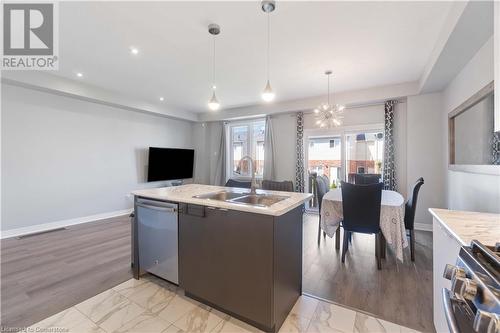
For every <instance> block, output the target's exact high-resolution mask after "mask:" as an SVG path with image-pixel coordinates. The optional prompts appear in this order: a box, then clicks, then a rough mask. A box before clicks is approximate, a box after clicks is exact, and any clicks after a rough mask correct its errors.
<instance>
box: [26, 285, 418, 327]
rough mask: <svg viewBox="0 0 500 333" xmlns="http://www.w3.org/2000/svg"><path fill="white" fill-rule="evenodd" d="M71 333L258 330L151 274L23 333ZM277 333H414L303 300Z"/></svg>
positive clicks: (309, 299) (102, 294)
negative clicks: (188, 295) (202, 302)
mask: <svg viewBox="0 0 500 333" xmlns="http://www.w3.org/2000/svg"><path fill="white" fill-rule="evenodd" d="M23 331H24V332H69V333H111V332H116V333H125V332H127V333H128V332H137V333H149V332H154V333H159V332H161V333H170V332H178V333H183V332H214V333H217V332H227V333H233V332H234V333H239V332H260V331H259V330H258V329H256V328H254V327H253V326H250V325H248V324H246V323H244V322H242V321H240V320H237V319H235V318H232V317H230V316H229V315H227V314H224V313H222V312H220V311H217V310H215V309H213V308H210V307H208V306H206V305H203V304H201V303H199V302H197V301H195V300H192V299H190V298H188V297H186V296H184V292H183V291H182V290H181V289H180V288H178V287H176V286H174V285H172V284H169V283H168V282H166V281H163V280H161V279H158V278H156V277H154V276H152V275H146V276H145V277H143V278H141V280H134V279H130V280H128V281H126V282H124V283H122V284H119V285H117V286H116V287H113V288H111V289H108V290H106V291H104V292H102V293H100V294H98V295H96V296H94V297H92V298H90V299H88V300H85V301H83V302H81V303H79V304H77V305H75V306H73V307H70V308H68V309H66V310H64V311H61V312H60V313H57V314H55V315H53V316H51V317H49V318H47V319H44V320H42V321H40V322H38V323H36V324H34V325H32V326H30V327H27V328H25V329H24V330H23ZM280 332H341V333H348V332H359V333H361V332H380V333H382V332H390V333H410V332H417V331H415V330H412V329H409V328H407V327H404V326H400V325H397V324H394V323H390V322H387V321H384V320H381V319H377V318H374V317H371V316H369V315H367V314H365V313H361V312H357V311H353V310H351V309H348V308H345V307H342V306H339V305H336V304H332V303H328V302H325V301H322V300H319V299H316V298H313V297H309V296H305V295H303V296H301V297H300V298H299V300H298V301H297V303H296V304H295V306H294V307H293V309H292V311H291V313H290V314H289V316H288V318H287V319H286V320H285V322H284V324H283V326H282V327H281V329H280Z"/></svg>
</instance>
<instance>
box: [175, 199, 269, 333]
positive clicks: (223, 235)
mask: <svg viewBox="0 0 500 333" xmlns="http://www.w3.org/2000/svg"><path fill="white" fill-rule="evenodd" d="M198 207H199V206H198ZM204 210H205V211H204V214H199V211H200V210H199V209H183V210H182V214H181V215H180V220H179V266H180V276H179V278H180V285H181V287H182V288H184V290H186V291H187V292H188V293H190V294H192V295H194V296H195V297H199V298H201V299H203V300H206V301H208V302H210V303H213V304H215V305H217V306H219V307H221V308H222V309H225V310H227V311H230V312H233V313H235V314H237V315H239V316H242V317H244V318H246V319H249V320H251V321H254V322H256V323H259V324H261V325H265V326H267V327H272V306H271V305H272V281H273V270H272V267H273V218H272V217H271V216H265V215H259V214H251V213H245V212H239V211H231V210H220V209H215V208H210V207H205V208H204ZM189 211H193V212H196V214H193V215H190V214H189V213H188V212H189ZM200 215H204V216H200Z"/></svg>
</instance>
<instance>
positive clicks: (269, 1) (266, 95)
mask: <svg viewBox="0 0 500 333" xmlns="http://www.w3.org/2000/svg"><path fill="white" fill-rule="evenodd" d="M261 6H262V11H264V13H266V14H267V82H266V87H265V88H264V91H263V92H262V99H263V100H264V101H265V102H271V101H272V100H274V97H275V94H274V91H273V89H272V88H271V83H270V82H269V72H270V71H269V67H270V61H269V58H270V57H269V54H270V49H271V12H273V11H274V9H275V8H276V3H275V2H274V1H273V0H263V1H262V2H261Z"/></svg>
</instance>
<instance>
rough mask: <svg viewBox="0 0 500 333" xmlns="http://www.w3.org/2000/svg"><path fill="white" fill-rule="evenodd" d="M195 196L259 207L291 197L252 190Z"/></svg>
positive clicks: (226, 191)
mask: <svg viewBox="0 0 500 333" xmlns="http://www.w3.org/2000/svg"><path fill="white" fill-rule="evenodd" d="M193 198H197V199H206V200H217V201H225V202H230V203H235V204H242V205H249V206H257V207H269V206H271V205H274V204H275V203H277V202H280V201H282V200H285V199H288V198H289V197H287V196H283V195H276V194H268V193H257V194H251V193H250V192H237V191H230V190H224V191H219V192H212V193H207V194H200V195H195V196H194V197H193Z"/></svg>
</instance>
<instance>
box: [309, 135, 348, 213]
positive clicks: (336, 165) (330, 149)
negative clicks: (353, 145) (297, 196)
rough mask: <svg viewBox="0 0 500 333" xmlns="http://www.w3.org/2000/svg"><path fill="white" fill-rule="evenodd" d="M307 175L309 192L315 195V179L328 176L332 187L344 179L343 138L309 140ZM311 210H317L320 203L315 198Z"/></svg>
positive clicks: (310, 205)
mask: <svg viewBox="0 0 500 333" xmlns="http://www.w3.org/2000/svg"><path fill="white" fill-rule="evenodd" d="M306 149H307V152H306V155H307V168H306V170H307V175H306V178H305V179H306V181H307V182H308V186H307V188H308V191H309V192H310V193H314V183H313V180H314V177H315V176H327V177H328V179H329V181H330V184H329V185H330V187H331V186H336V185H337V184H338V183H339V182H340V180H341V179H342V174H343V173H342V137H341V136H339V135H337V136H321V137H308V138H307V148H306ZM308 208H309V209H312V210H317V209H318V202H317V200H316V198H313V200H311V202H310V203H309V207H308Z"/></svg>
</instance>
